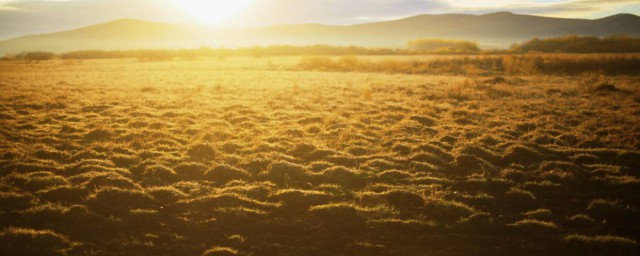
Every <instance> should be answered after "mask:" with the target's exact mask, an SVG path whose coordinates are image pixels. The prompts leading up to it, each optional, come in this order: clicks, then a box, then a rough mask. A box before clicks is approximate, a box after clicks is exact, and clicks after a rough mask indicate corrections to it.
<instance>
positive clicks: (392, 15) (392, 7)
mask: <svg viewBox="0 0 640 256" xmlns="http://www.w3.org/2000/svg"><path fill="white" fill-rule="evenodd" d="M243 1H244V2H243ZM234 2H235V4H234V6H225V5H229V3H234ZM238 2H243V3H242V4H238ZM220 10H228V11H225V13H221V12H222V11H220ZM495 11H512V12H515V13H523V14H536V15H544V16H554V17H567V18H601V17H605V16H608V15H612V14H616V13H633V14H636V15H640V0H606V1H602V0H519V1H515V0H0V39H6V38H10V37H15V36H19V35H25V34H33V33H44V32H55V31H60V30H65V29H71V28H78V27H83V26H87V25H92V24H96V23H102V22H107V21H111V20H115V19H120V18H135V19H144V20H153V21H162V22H177V23H197V22H202V21H203V20H205V21H210V22H209V23H215V24H216V25H219V26H243V27H246V26H264V25H270V24H281V23H324V24H354V23H363V22H373V21H382V20H389V19H396V18H402V17H407V16H411V15H416V14H423V13H431V14H441V13H474V14H483V13H490V12H495ZM216 15H217V16H216ZM209 16H216V17H218V18H216V19H208V18H207V17H209ZM207 19H208V20H207Z"/></svg>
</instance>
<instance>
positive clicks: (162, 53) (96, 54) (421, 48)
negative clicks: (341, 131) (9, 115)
mask: <svg viewBox="0 0 640 256" xmlns="http://www.w3.org/2000/svg"><path fill="white" fill-rule="evenodd" d="M531 52H540V53H639V52H640V38H634V37H629V36H610V37H595V36H576V35H571V36H564V37H554V38H544V39H540V38H533V39H531V40H529V41H526V42H523V43H519V44H514V45H512V46H511V48H510V49H508V50H482V49H480V47H479V46H478V44H477V43H476V42H471V41H462V40H444V39H415V40H411V41H409V42H407V44H406V48H404V49H401V48H397V49H392V48H367V47H361V46H330V45H312V46H291V45H274V46H266V47H261V46H254V47H244V48H236V49H228V48H210V47H201V48H199V49H181V50H177V49H158V50H82V51H72V52H67V53H62V54H54V53H52V52H44V51H35V52H22V53H19V54H12V55H7V56H5V57H4V58H2V59H3V60H25V61H43V60H51V59H56V58H58V59H116V58H137V59H140V60H149V61H154V60H171V59H176V58H180V59H194V58H197V57H218V58H221V59H223V58H226V57H227V56H253V57H262V56H267V57H268V56H328V55H338V56H347V55H422V54H443V55H444V54H470V55H474V54H508V53H531Z"/></svg>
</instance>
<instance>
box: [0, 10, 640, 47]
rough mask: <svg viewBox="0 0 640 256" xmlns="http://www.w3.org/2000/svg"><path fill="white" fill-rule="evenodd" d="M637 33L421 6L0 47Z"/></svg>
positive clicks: (67, 36) (386, 42) (96, 32)
mask: <svg viewBox="0 0 640 256" xmlns="http://www.w3.org/2000/svg"><path fill="white" fill-rule="evenodd" d="M570 34H577V35H590V36H611V35H620V34H625V35H629V36H640V17H639V16H637V15H634V14H628V13H620V14H616V15H611V16H608V17H604V18H600V19H574V18H555V17H543V16H534V15H524V14H515V13H512V12H494V13H488V14H482V15H473V14H420V15H415V16H410V17H406V18H402V19H397V20H390V21H379V22H372V23H361V24H353V25H325V24H318V23H305V24H276V25H269V26H262V27H255V28H238V29H224V28H209V27H205V26H201V25H193V24H173V23H164V22H155V21H145V20H140V19H130V18H124V19H117V20H113V21H109V22H104V23H99V24H95V25H90V26H86V27H81V28H76V29H71V30H65V31H60V32H54V33H46V34H36V35H26V36H21V37H17V38H13V39H8V40H4V41H0V54H7V53H17V52H22V51H53V52H65V51H75V50H89V49H104V50H126V49H139V48H147V49H151V48H193V47H201V46H211V47H237V46H254V45H273V44H291V45H312V44H331V45H361V46H368V47H402V46H404V44H405V43H406V42H407V41H409V40H412V39H417V38H443V39H458V40H471V41H476V42H478V43H479V44H480V45H481V46H484V47H502V48H505V47H508V46H509V45H511V44H513V43H517V42H521V41H524V40H528V39H531V38H533V37H541V38H544V37H552V36H563V35H570Z"/></svg>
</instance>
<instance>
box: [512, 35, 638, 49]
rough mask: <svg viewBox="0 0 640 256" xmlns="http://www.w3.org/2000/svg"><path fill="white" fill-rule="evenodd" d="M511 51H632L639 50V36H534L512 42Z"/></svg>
mask: <svg viewBox="0 0 640 256" xmlns="http://www.w3.org/2000/svg"><path fill="white" fill-rule="evenodd" d="M511 51H513V52H519V53H527V52H547V53H549V52H561V53H632V52H640V38H633V37H629V36H610V37H596V36H577V35H569V36H563V37H552V38H544V39H538V38H534V39H531V40H529V41H526V42H524V43H520V44H514V45H513V46H512V47H511Z"/></svg>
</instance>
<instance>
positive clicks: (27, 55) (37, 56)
mask: <svg viewBox="0 0 640 256" xmlns="http://www.w3.org/2000/svg"><path fill="white" fill-rule="evenodd" d="M14 58H15V59H18V60H27V61H43V60H52V59H53V58H55V54H53V53H52V52H23V53H20V54H16V55H15V56H14Z"/></svg>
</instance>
